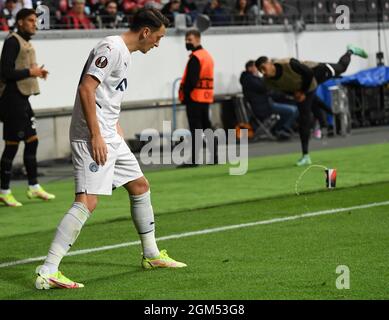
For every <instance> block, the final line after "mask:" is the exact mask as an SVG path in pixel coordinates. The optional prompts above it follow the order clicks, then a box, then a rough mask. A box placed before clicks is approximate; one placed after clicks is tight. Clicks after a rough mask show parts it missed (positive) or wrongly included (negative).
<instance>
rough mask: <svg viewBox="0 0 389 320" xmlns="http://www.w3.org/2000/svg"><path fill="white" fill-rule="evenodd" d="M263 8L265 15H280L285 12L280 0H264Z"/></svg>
mask: <svg viewBox="0 0 389 320" xmlns="http://www.w3.org/2000/svg"><path fill="white" fill-rule="evenodd" d="M262 8H263V12H264V13H265V15H268V16H279V15H282V14H283V13H284V10H283V9H282V5H281V4H280V3H279V2H278V0H262Z"/></svg>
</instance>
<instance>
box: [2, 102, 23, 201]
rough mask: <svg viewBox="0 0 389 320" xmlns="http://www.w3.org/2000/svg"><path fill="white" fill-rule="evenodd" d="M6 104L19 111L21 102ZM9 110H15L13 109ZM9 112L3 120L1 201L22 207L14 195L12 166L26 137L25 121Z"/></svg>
mask: <svg viewBox="0 0 389 320" xmlns="http://www.w3.org/2000/svg"><path fill="white" fill-rule="evenodd" d="M22 102H23V101H22ZM4 103H5V105H6V107H8V106H12V107H15V109H17V110H19V108H18V106H19V101H16V102H15V104H14V103H11V102H10V101H9V100H7V99H6V102H4ZM9 109H10V110H13V109H12V108H9ZM8 111H9V110H7V114H5V116H4V119H3V120H4V123H3V139H4V144H5V146H4V151H3V154H2V156H1V164H0V178H1V190H0V200H1V201H2V202H3V203H5V204H6V205H7V206H11V207H20V206H22V204H21V203H20V202H18V201H17V200H16V199H15V198H14V196H13V195H12V191H11V189H10V183H11V174H12V164H13V161H14V158H15V156H16V153H17V151H18V147H19V142H20V141H21V140H22V139H23V137H24V126H25V119H23V118H22V117H20V115H19V116H18V115H17V114H16V113H15V112H12V113H11V112H8Z"/></svg>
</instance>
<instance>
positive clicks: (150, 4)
mask: <svg viewBox="0 0 389 320" xmlns="http://www.w3.org/2000/svg"><path fill="white" fill-rule="evenodd" d="M143 7H146V8H155V9H158V10H161V9H162V4H161V0H123V1H122V2H121V8H122V10H123V12H125V13H130V14H134V13H135V12H136V11H138V10H139V9H140V8H143Z"/></svg>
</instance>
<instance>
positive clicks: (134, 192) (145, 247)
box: [124, 177, 186, 269]
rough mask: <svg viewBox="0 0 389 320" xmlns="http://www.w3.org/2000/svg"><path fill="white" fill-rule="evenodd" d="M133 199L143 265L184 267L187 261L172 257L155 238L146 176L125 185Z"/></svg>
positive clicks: (132, 207) (132, 213) (144, 266)
mask: <svg viewBox="0 0 389 320" xmlns="http://www.w3.org/2000/svg"><path fill="white" fill-rule="evenodd" d="M124 188H126V189H127V191H128V194H129V196H130V201H131V217H132V220H133V222H134V225H135V228H136V230H137V232H138V234H139V238H140V240H141V244H142V254H143V258H142V267H143V268H144V269H155V268H182V267H186V264H185V263H182V262H178V261H175V260H173V259H172V258H170V257H169V256H168V254H167V251H166V250H161V251H159V250H158V246H157V243H156V240H155V221H154V212H153V207H152V205H151V198H150V189H149V184H148V181H147V179H146V178H145V177H141V178H138V179H136V180H134V181H131V182H128V183H127V184H125V185H124Z"/></svg>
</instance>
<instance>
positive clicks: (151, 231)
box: [130, 191, 159, 258]
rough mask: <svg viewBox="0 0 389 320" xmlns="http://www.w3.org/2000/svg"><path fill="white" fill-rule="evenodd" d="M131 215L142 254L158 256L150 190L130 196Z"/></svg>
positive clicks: (148, 256) (151, 256)
mask: <svg viewBox="0 0 389 320" xmlns="http://www.w3.org/2000/svg"><path fill="white" fill-rule="evenodd" d="M130 199H131V216H132V220H133V221H134V224H135V228H136V230H137V231H138V234H139V237H140V241H141V243H142V249H143V256H144V257H146V258H154V257H157V256H159V250H158V247H157V243H156V241H155V228H154V226H155V224H154V212H153V207H152V206H151V199H150V191H147V192H146V193H144V194H141V195H138V196H130Z"/></svg>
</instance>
